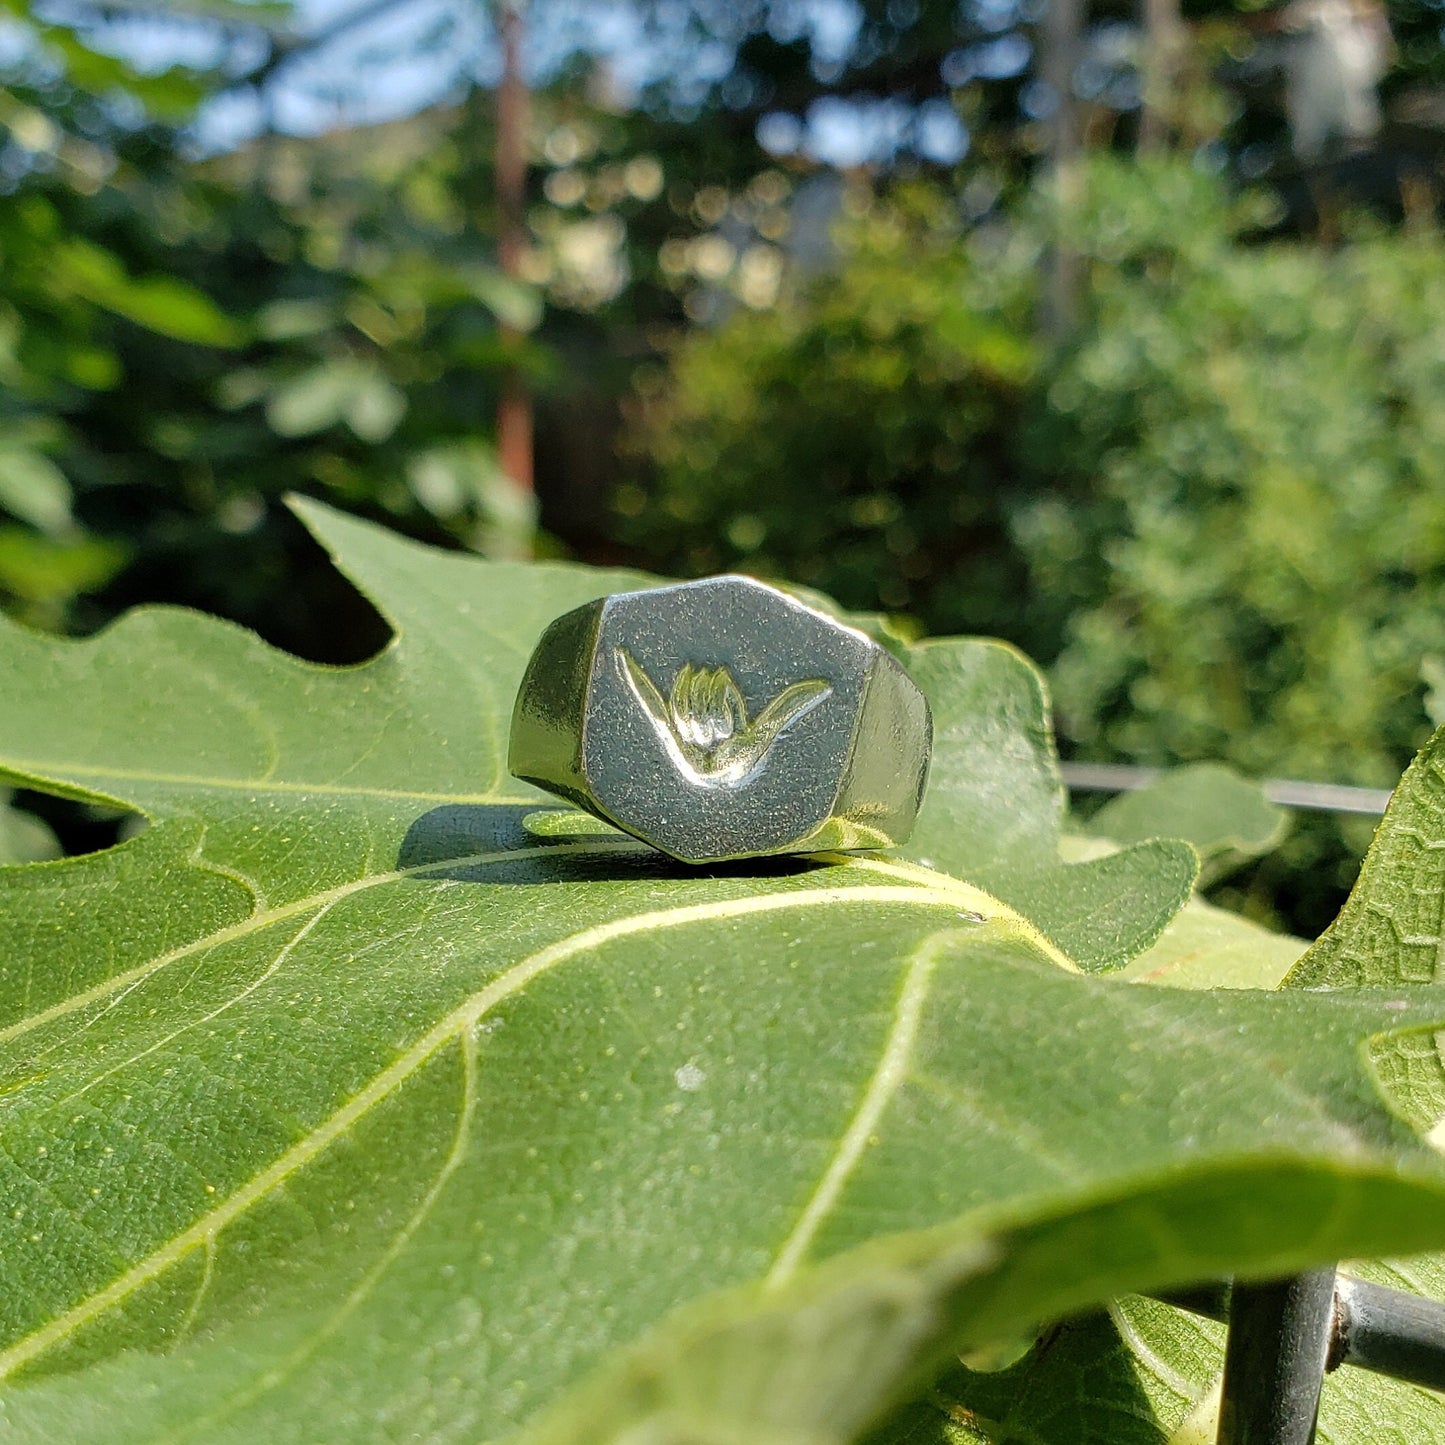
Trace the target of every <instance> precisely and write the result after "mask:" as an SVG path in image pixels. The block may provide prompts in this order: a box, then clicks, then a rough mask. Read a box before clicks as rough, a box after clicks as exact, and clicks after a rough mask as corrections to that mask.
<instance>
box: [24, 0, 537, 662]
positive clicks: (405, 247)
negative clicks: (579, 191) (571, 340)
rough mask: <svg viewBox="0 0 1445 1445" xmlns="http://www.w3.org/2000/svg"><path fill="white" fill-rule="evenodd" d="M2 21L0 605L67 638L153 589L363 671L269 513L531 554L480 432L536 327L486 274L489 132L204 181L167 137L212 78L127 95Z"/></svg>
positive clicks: (102, 63)
mask: <svg viewBox="0 0 1445 1445" xmlns="http://www.w3.org/2000/svg"><path fill="white" fill-rule="evenodd" d="M10 23H11V24H12V28H13V27H15V26H21V27H23V29H22V43H19V44H15V43H13V42H14V36H13V35H12V36H11V41H12V44H11V45H10V46H9V52H8V53H10V54H11V55H12V57H13V58H12V61H11V62H10V64H9V66H8V68H7V69H5V71H4V72H3V73H0V141H3V144H0V177H3V180H4V185H5V189H6V191H7V192H8V193H7V194H6V195H5V197H4V203H3V205H0V601H3V602H4V603H5V604H7V605H8V606H9V607H10V608H11V609H12V610H13V611H15V612H16V613H17V614H18V615H20V616H21V617H23V618H25V619H27V620H29V621H31V622H33V623H36V624H38V625H42V626H50V627H71V628H77V627H78V628H82V629H83V628H87V627H90V626H94V625H97V624H98V623H100V622H102V621H104V620H105V619H106V618H107V617H108V616H110V615H112V614H113V613H114V612H115V611H117V610H119V609H120V608H121V607H123V606H125V605H127V604H128V603H130V602H132V601H135V600H142V599H152V598H157V597H163V598H166V599H168V600H172V601H177V602H182V603H187V604H190V605H194V606H200V607H205V608H209V609H214V610H217V611H220V612H222V613H224V614H226V615H228V616H231V617H234V618H237V619H239V620H242V621H246V622H250V623H252V624H253V625H259V626H260V627H261V628H262V630H263V631H265V632H266V633H267V634H268V635H270V636H272V637H273V638H275V639H277V640H280V641H284V642H286V643H288V644H290V645H293V646H296V647H299V648H301V649H302V650H305V651H311V652H317V651H320V652H321V653H323V654H325V653H327V652H328V651H330V650H334V649H339V650H340V651H341V652H343V653H346V652H353V653H354V652H355V651H356V650H357V649H358V647H361V648H364V647H365V646H366V645H368V644H370V643H374V641H375V640H377V635H376V628H375V625H374V622H372V623H368V621H367V619H368V617H369V615H370V614H369V612H367V611H366V609H364V608H361V607H360V606H357V605H351V606H350V612H351V613H353V614H355V615H354V617H353V618H352V624H353V625H351V626H348V625H347V624H346V622H345V616H346V612H347V609H348V604H347V603H346V602H344V601H343V600H342V594H341V592H340V589H336V588H335V587H334V585H333V584H331V583H330V582H329V580H328V579H327V578H326V576H325V573H324V571H323V570H322V569H320V568H318V567H315V566H311V567H307V566H305V565H302V558H303V557H304V555H305V550H306V549H307V548H309V546H310V544H309V543H307V542H306V541H305V540H304V538H302V537H301V536H300V534H299V532H298V530H297V529H296V528H295V526H294V524H292V523H291V522H290V521H289V519H288V518H286V517H285V516H284V515H283V514H282V513H281V512H280V509H279V508H278V507H277V505H276V503H277V500H278V499H279V497H280V496H281V495H282V494H283V493H284V492H286V491H288V490H299V491H309V492H313V493H318V494H322V495H326V496H328V497H330V498H331V499H333V500H336V501H340V502H342V503H343V504H347V505H350V506H352V507H353V508H356V509H358V510H361V511H364V512H370V513H373V514H384V515H386V516H388V517H389V518H390V519H391V520H393V521H394V522H399V523H401V524H402V525H404V526H408V527H410V528H411V529H412V530H415V531H418V532H422V533H425V534H429V535H431V536H432V537H433V538H439V537H441V536H445V535H447V534H450V535H451V536H452V537H454V538H455V539H456V540H457V541H459V542H461V543H464V544H470V545H473V546H478V547H481V548H483V549H484V550H489V551H493V552H508V551H514V550H518V549H519V548H521V547H524V546H525V545H526V544H527V542H528V539H529V537H530V533H531V529H532V527H533V524H534V520H535V519H534V516H533V511H532V505H531V502H530V499H528V498H526V497H524V496H521V495H520V494H518V493H517V491H516V489H515V488H513V487H512V486H511V484H510V483H509V482H508V481H507V480H506V478H505V477H504V476H503V475H502V473H501V472H500V469H499V467H498V465H497V461H496V458H495V455H494V453H493V450H492V447H491V444H490V437H491V430H492V416H493V414H494V409H495V397H496V392H497V386H498V377H499V375H500V374H501V371H502V368H503V366H504V365H505V364H506V363H507V362H508V361H513V360H520V363H521V364H522V365H523V366H525V367H527V368H529V369H531V370H533V371H538V370H541V369H542V368H543V367H544V365H545V363H544V361H543V359H542V353H540V352H539V351H538V350H537V349H536V348H535V347H531V348H530V349H529V348H527V347H523V348H522V349H521V350H520V351H518V350H516V349H513V350H512V351H509V352H505V353H504V349H503V347H502V345H501V343H500V340H499V324H505V325H507V326H509V327H511V328H513V329H514V330H516V331H520V332H529V331H531V330H532V329H533V328H534V327H535V326H536V324H537V322H538V320H539V316H540V310H541V305H540V301H539V299H538V297H537V295H536V294H535V292H534V291H533V289H532V288H530V287H528V286H526V285H523V284H521V283H518V282H515V281H510V280H508V279H506V278H505V277H503V276H502V275H500V274H499V272H498V271H497V269H496V267H495V264H494V252H495V247H494V244H493V241H492V236H491V233H492V229H493V228H492V225H491V202H490V196H491V182H490V149H489V146H490V121H489V119H488V118H487V117H488V112H487V111H486V110H485V109H484V108H482V107H470V108H469V107H465V106H464V107H461V108H459V109H458V110H457V111H455V112H454V113H453V114H452V115H451V116H450V117H449V119H450V121H451V124H452V127H453V131H452V134H451V135H449V136H443V137H441V138H440V140H439V138H438V136H437V134H436V127H435V125H434V124H432V123H427V124H418V125H414V126H411V127H408V126H406V125H405V124H403V125H401V126H398V127H396V128H394V130H393V132H392V133H391V134H390V135H389V136H388V144H387V145H386V146H384V147H377V146H376V144H375V141H374V137H371V136H369V135H366V134H349V135H347V134H343V135H339V136H335V137H331V138H328V139H327V140H326V141H325V142H322V143H316V144H309V145H308V144H307V143H304V142H297V141H291V140H286V139H280V138H270V139H263V140H261V141H258V142H256V143H254V144H252V145H250V146H248V147H246V148H243V149H242V150H241V151H238V152H236V153H234V154H232V155H229V156H226V157H223V158H219V159H216V160H211V161H205V162H197V161H196V160H194V159H193V158H191V157H189V156H188V155H187V154H186V152H185V149H184V144H183V136H182V134H181V132H180V131H178V129H177V126H178V125H179V124H180V123H181V122H183V121H184V120H186V119H187V118H188V117H189V116H190V115H191V114H193V112H194V108H195V106H196V104H197V103H198V102H199V101H200V100H201V98H202V97H203V96H204V95H205V94H207V93H208V91H209V90H212V89H214V88H216V87H217V86H219V85H221V84H223V78H222V77H218V76H200V75H192V74H189V73H185V72H179V73H178V72H167V73H166V74H163V75H161V76H151V75H146V74H142V73H140V72H138V71H137V70H135V69H134V68H132V67H131V66H129V65H128V64H127V63H126V62H124V61H122V60H116V59H111V58H110V57H107V56H104V55H101V54H99V53H98V52H96V51H95V50H94V49H93V48H91V47H90V46H88V45H86V44H84V43H82V41H81V39H80V38H78V37H77V35H76V34H75V33H73V32H71V31H69V30H66V29H65V28H64V27H63V26H57V25H52V24H43V23H41V22H40V21H37V20H35V19H34V17H33V15H32V13H31V11H30V9H29V7H28V6H22V7H18V17H17V18H16V19H15V20H13V21H12V22H10ZM338 609H339V611H338ZM318 616H325V617H327V619H328V621H329V622H330V624H331V626H330V627H328V628H325V629H323V628H320V627H318V626H317V625H316V619H317V617H318ZM328 633H329V634H330V636H328V635H327V634H328ZM348 633H350V634H351V635H348Z"/></svg>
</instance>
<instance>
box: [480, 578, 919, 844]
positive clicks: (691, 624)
mask: <svg viewBox="0 0 1445 1445" xmlns="http://www.w3.org/2000/svg"><path fill="white" fill-rule="evenodd" d="M932 731H933V729H932V721H931V719H930V717H929V712H928V704H927V703H926V702H925V701H924V698H923V694H922V693H920V692H919V690H918V688H917V687H916V686H915V685H914V683H913V681H912V679H910V678H909V677H908V675H907V673H905V672H904V671H903V669H902V668H901V667H900V666H899V665H898V663H897V662H896V661H894V659H893V658H892V657H891V656H889V654H888V653H887V652H886V651H884V649H883V648H881V647H879V646H878V644H877V643H875V642H873V641H872V640H871V639H870V638H868V637H865V636H864V635H863V633H861V632H859V631H857V630H856V629H854V628H852V627H847V626H845V625H844V624H843V623H841V622H838V621H836V620H835V619H833V618H831V617H828V616H826V615H825V614H823V613H821V612H818V611H815V610H814V609H813V608H811V607H807V606H805V605H804V604H803V603H801V602H798V601H797V600H796V599H794V598H792V597H789V596H788V595H787V594H785V593H783V592H779V591H778V590H777V589H776V588H773V587H768V586H766V585H764V584H763V583H761V582H757V581H754V580H753V579H752V578H750V577H735V576H725V577H708V578H704V579H703V580H702V581H700V582H685V583H681V584H679V585H677V586H672V587H657V588H652V589H649V590H647V591H642V592H623V593H618V594H616V595H614V596H612V597H604V598H600V599H599V600H598V601H596V602H590V603H588V604H587V605H586V606H584V607H579V608H577V609H576V610H575V611H572V612H569V613H567V614H566V615H565V616H562V617H559V618H558V619H557V620H556V621H555V622H553V623H552V624H551V626H550V627H548V628H547V630H546V632H545V633H543V635H542V638H541V640H540V641H539V642H538V644H537V648H536V651H535V652H534V653H533V654H532V658H531V661H530V662H529V663H528V665H527V671H526V674H525V676H524V677H523V679H522V686H521V689H520V691H519V692H518V694H517V701H516V706H515V708H514V709H513V713H512V736H511V748H510V755H509V760H508V761H509V766H510V768H511V770H512V772H513V773H514V774H515V775H516V776H517V777H519V778H523V779H525V780H526V781H528V782H531V783H536V784H537V785H539V786H540V787H543V788H546V789H547V790H548V791H549V792H553V793H556V794H558V795H559V796H561V797H564V798H566V799H568V800H569V801H571V802H573V803H576V804H577V805H578V806H580V807H582V808H585V809H586V810H587V811H588V812H590V813H593V814H595V815H596V816H598V817H600V818H603V819H605V820H606V821H607V822H609V823H612V824H613V825H615V826H616V827H618V828H621V829H623V830H625V831H626V832H628V833H631V834H633V835H634V836H635V837H638V838H641V839H642V840H643V841H644V842H646V843H650V844H651V845H652V846H653V847H655V848H659V849H661V850H662V851H663V852H665V853H669V854H671V855H672V856H673V857H675V858H680V859H682V860H684V861H685V862H689V863H707V862H716V861H719V860H722V859H728V858H750V857H758V856H763V855H768V854H776V853H804V852H817V851H821V850H825V849H839V848H882V847H890V846H892V845H894V844H897V843H901V842H903V841H904V840H905V839H906V838H907V836H908V833H909V831H910V830H911V828H912V826H913V822H914V819H915V818H916V817H917V814H918V807H919V804H920V802H921V801H922V797H923V788H924V784H925V782H926V780H927V775H928V759H929V753H930V749H931V746H932Z"/></svg>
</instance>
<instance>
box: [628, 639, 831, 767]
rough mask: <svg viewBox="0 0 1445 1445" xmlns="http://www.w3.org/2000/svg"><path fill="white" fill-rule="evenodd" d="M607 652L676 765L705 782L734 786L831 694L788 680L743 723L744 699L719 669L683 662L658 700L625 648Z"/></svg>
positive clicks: (820, 686) (817, 682)
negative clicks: (789, 728)
mask: <svg viewBox="0 0 1445 1445" xmlns="http://www.w3.org/2000/svg"><path fill="white" fill-rule="evenodd" d="M612 655H613V660H614V661H615V662H616V664H617V671H618V672H619V673H620V674H621V676H622V678H623V680H624V681H625V682H626V683H627V684H628V686H629V687H630V688H631V689H632V693H633V696H635V697H636V698H637V701H638V702H639V703H641V705H642V708H643V710H644V711H645V712H646V713H647V715H648V717H649V719H650V720H651V722H652V726H653V730H654V731H655V732H656V733H657V736H658V740H659V741H660V742H661V743H662V745H663V747H664V748H665V749H666V750H667V753H668V756H669V757H670V758H671V759H672V761H673V764H674V765H675V766H676V767H677V770H678V771H679V772H680V773H682V774H684V775H685V776H687V777H690V778H692V779H693V780H694V781H695V782H698V783H705V784H710V785H712V786H718V785H725V786H726V785H736V784H738V783H741V782H743V781H744V780H745V779H747V778H748V777H750V776H751V775H752V774H753V773H754V772H756V771H757V769H758V767H759V766H760V765H761V763H762V761H763V758H764V756H765V754H766V753H767V751H768V749H769V748H770V747H772V745H773V743H774V742H775V741H776V740H777V737H778V734H779V733H781V732H782V731H783V729H784V728H785V727H787V726H788V725H789V724H790V723H794V722H797V720H798V719H799V718H800V717H802V716H803V715H804V714H805V713H807V712H810V711H811V710H812V709H813V708H815V707H817V705H818V704H819V703H820V702H822V701H823V699H824V698H826V697H827V696H828V694H829V693H831V692H832V691H833V689H832V687H831V686H830V685H829V684H828V683H826V682H824V681H823V680H822V679H821V678H809V679H807V680H805V681H803V682H795V683H793V684H791V685H790V686H788V687H785V688H784V689H783V690H782V692H780V693H779V694H778V695H777V697H775V698H774V699H773V700H772V701H771V702H770V703H769V704H768V705H767V706H766V707H765V708H763V710H762V711H761V712H760V713H759V714H758V715H757V717H755V718H754V719H753V720H752V721H751V722H749V721H748V708H747V703H746V702H745V701H744V700H743V695H742V692H741V691H740V690H739V688H738V685H737V683H736V682H734V681H733V677H732V674H731V673H730V672H729V671H728V670H727V668H725V667H694V666H693V665H692V663H690V662H688V663H684V664H683V666H682V667H681V668H680V669H679V671H678V674H677V676H676V677H675V678H674V679H673V683H672V693H671V696H670V697H668V698H666V699H664V698H663V696H662V693H661V692H659V691H658V688H657V685H656V684H655V683H654V682H653V680H652V679H651V678H650V677H648V675H647V674H646V673H645V672H644V671H643V670H642V667H641V665H640V664H639V663H638V662H637V660H636V659H635V658H634V657H633V656H632V655H631V653H629V652H628V651H627V649H626V648H625V647H617V648H614V649H613V653H612Z"/></svg>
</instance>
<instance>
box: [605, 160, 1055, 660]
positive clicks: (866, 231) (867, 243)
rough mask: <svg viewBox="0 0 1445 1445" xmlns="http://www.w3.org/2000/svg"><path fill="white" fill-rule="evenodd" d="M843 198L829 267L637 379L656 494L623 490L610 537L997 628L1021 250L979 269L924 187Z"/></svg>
mask: <svg viewBox="0 0 1445 1445" xmlns="http://www.w3.org/2000/svg"><path fill="white" fill-rule="evenodd" d="M849 208H851V209H852V210H853V211H854V213H855V214H854V218H853V219H852V220H851V221H848V222H846V223H845V225H844V227H843V229H842V232H841V237H840V239H841V243H842V245H843V246H844V248H845V252H846V257H847V259H846V263H845V264H843V265H842V266H841V267H840V268H839V269H838V270H836V271H831V270H830V271H828V272H825V273H824V274H821V275H818V276H816V277H814V278H813V279H812V280H811V281H805V282H803V283H802V284H801V285H799V286H798V287H797V288H796V289H795V290H793V291H792V293H791V294H784V295H783V296H782V297H781V298H780V300H779V303H778V304H777V305H776V306H774V307H772V308H770V309H766V310H748V309H742V310H739V311H737V312H736V313H735V314H734V315H733V317H732V318H731V320H729V321H728V322H727V323H726V324H725V325H722V326H720V327H718V328H717V329H716V330H713V331H705V332H700V333H696V334H694V335H692V336H691V337H689V338H688V339H687V340H686V341H684V342H683V344H682V345H681V346H680V347H679V348H678V350H677V351H676V353H675V355H674V358H673V364H672V368H671V371H670V373H668V374H663V373H661V372H657V371H654V372H652V373H645V374H644V375H643V376H642V378H641V379H640V381H639V386H638V397H637V407H636V411H637V429H636V445H637V447H638V448H639V450H640V451H641V452H642V454H643V455H644V456H645V457H646V458H647V459H648V460H650V461H651V462H652V463H653V465H654V468H655V475H656V486H655V490H654V491H653V493H652V494H651V495H649V494H648V493H647V492H646V491H645V490H644V489H643V488H642V487H641V486H639V485H635V484H634V485H628V486H624V487H622V488H621V489H620V490H619V493H618V497H617V507H618V511H619V523H618V526H619V530H620V532H621V535H622V536H623V537H624V538H626V539H627V540H628V541H630V542H631V543H633V544H634V545H636V546H638V547H639V548H641V549H642V550H643V551H644V552H645V553H646V554H647V555H648V556H649V558H651V559H654V560H655V564H656V565H660V566H662V567H664V568H666V569H668V570H673V571H683V572H687V573H705V572H716V571H722V570H725V569H727V568H743V569H745V570H748V571H753V572H758V573H761V574H763V575H768V576H775V577H778V578H783V579H791V580H793V581H796V582H801V583H804V584H806V585H808V586H812V587H816V588H819V589H821V590H823V591H825V592H827V593H829V594H831V595H832V596H834V597H836V598H838V600H839V601H841V602H843V603H844V604H845V605H846V606H849V607H852V608H856V609H870V610H871V609H876V608H883V609H887V610H891V611H897V612H908V613H911V614H914V615H916V616H919V617H921V618H923V619H924V620H925V621H926V622H927V623H928V624H929V625H930V626H931V627H934V628H941V627H944V626H951V627H953V628H954V629H955V630H959V629H970V630H973V631H976V632H992V633H998V634H1000V635H1010V634H1014V633H1016V632H1017V627H1016V626H1014V625H1012V622H1013V619H1012V611H1013V609H1014V608H1015V606H1016V604H1017V600H1018V590H1019V588H1020V587H1021V585H1022V583H1023V581H1024V574H1023V568H1022V559H1021V557H1020V556H1019V554H1018V553H1017V552H1016V551H1015V550H1014V549H1012V548H1011V547H1010V546H1009V545H1008V543H1007V538H1006V535H1005V533H1004V532H1003V530H1002V529H1003V526H1004V523H1005V520H1006V512H1005V509H1004V507H1003V506H1002V505H1001V503H1002V502H1003V500H1004V499H1005V498H1006V497H1007V496H1008V495H1010V494H1011V493H1012V491H1013V489H1014V479H1013V474H1012V468H1013V462H1012V458H1011V456H1010V451H1011V448H1012V443H1011V439H1010V438H1009V436H1008V435H1007V423H1008V421H1009V419H1010V418H1014V417H1017V415H1018V413H1019V408H1020V407H1021V406H1022V404H1023V400H1024V397H1025V395H1026V391H1027V386H1028V383H1029V380H1030V378H1031V376H1032V375H1033V373H1034V370H1035V346H1034V343H1033V342H1032V340H1031V339H1030V335H1029V308H1030V291H1031V286H1030V281H1029V276H1030V269H1031V264H1032V263H1033V262H1035V261H1036V260H1037V249H1036V248H1035V247H1033V246H1031V245H1029V244H1027V243H1026V244H1025V245H1024V247H1023V248H1022V250H1021V251H1010V252H1009V253H1008V254H1006V255H997V254H996V255H993V256H992V257H991V259H990V262H989V264H987V265H980V264H979V262H978V260H977V258H976V256H975V254H974V248H972V247H971V246H970V245H969V244H968V242H967V241H966V238H965V236H964V234H963V231H962V229H961V226H960V224H959V222H958V217H957V212H956V210H955V209H954V207H953V206H952V205H951V204H950V203H949V202H948V201H947V200H946V198H945V197H943V196H942V195H941V194H939V193H937V192H935V191H933V190H931V189H928V188H925V187H923V186H918V185H915V186H912V187H909V188H905V189H903V190H902V191H900V192H899V193H897V194H896V195H895V196H894V197H893V199H892V201H891V203H889V204H887V205H882V204H872V203H870V202H869V201H868V199H867V197H866V195H864V194H863V193H862V192H861V191H858V192H855V193H854V194H853V195H852V196H851V197H850V198H847V199H846V200H845V210H846V209H849Z"/></svg>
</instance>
